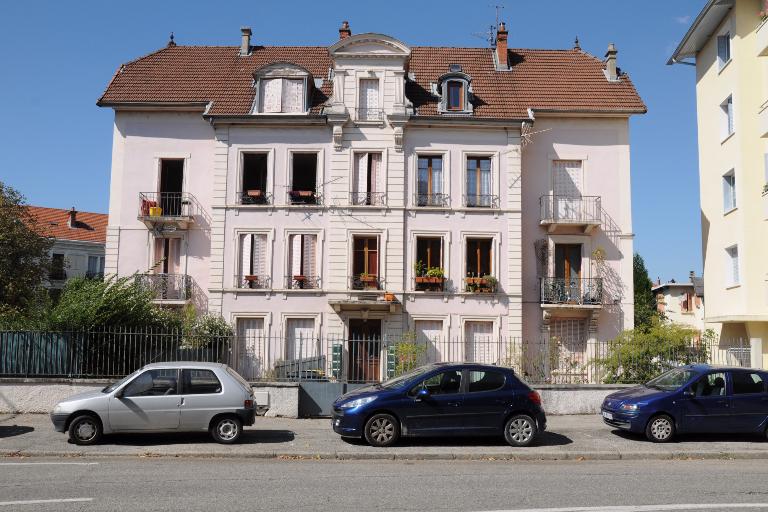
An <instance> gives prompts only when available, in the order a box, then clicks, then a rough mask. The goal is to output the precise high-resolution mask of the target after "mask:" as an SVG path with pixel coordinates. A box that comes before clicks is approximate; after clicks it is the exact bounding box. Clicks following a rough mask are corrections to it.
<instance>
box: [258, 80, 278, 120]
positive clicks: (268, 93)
mask: <svg viewBox="0 0 768 512" xmlns="http://www.w3.org/2000/svg"><path fill="white" fill-rule="evenodd" d="M282 82H283V81H282V79H280V78H269V79H263V80H262V81H261V111H262V112H280V97H281V95H282V88H283V84H282Z"/></svg>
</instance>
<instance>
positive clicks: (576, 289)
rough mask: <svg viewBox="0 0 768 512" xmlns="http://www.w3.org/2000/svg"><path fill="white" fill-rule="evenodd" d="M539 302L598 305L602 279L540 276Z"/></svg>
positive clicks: (601, 295)
mask: <svg viewBox="0 0 768 512" xmlns="http://www.w3.org/2000/svg"><path fill="white" fill-rule="evenodd" d="M541 303H542V304H563V305H568V304H570V305H574V306H581V305H589V306H599V305H600V304H602V303H603V280H602V278H599V277H591V278H569V279H564V278H561V277H542V278H541Z"/></svg>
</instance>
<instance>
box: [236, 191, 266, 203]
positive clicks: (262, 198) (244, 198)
mask: <svg viewBox="0 0 768 512" xmlns="http://www.w3.org/2000/svg"><path fill="white" fill-rule="evenodd" d="M240 204H272V194H268V193H266V192H265V191H263V190H244V191H243V192H241V193H240Z"/></svg>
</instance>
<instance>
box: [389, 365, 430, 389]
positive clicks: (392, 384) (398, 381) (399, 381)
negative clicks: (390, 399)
mask: <svg viewBox="0 0 768 512" xmlns="http://www.w3.org/2000/svg"><path fill="white" fill-rule="evenodd" d="M433 368H434V367H433V366H422V367H421V368H416V369H415V370H412V371H410V372H408V373H404V374H402V375H400V376H399V377H395V378H394V379H390V380H388V381H386V382H384V383H382V384H381V387H382V388H384V389H394V388H399V387H401V386H402V385H403V384H405V383H407V382H409V381H410V380H411V379H413V378H414V377H418V376H419V375H422V374H424V373H427V372H428V371H430V370H432V369H433Z"/></svg>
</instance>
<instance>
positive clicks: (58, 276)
mask: <svg viewBox="0 0 768 512" xmlns="http://www.w3.org/2000/svg"><path fill="white" fill-rule="evenodd" d="M66 279H67V271H66V270H64V269H63V268H54V269H52V270H51V272H50V273H49V274H48V280H49V281H65V280H66Z"/></svg>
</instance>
